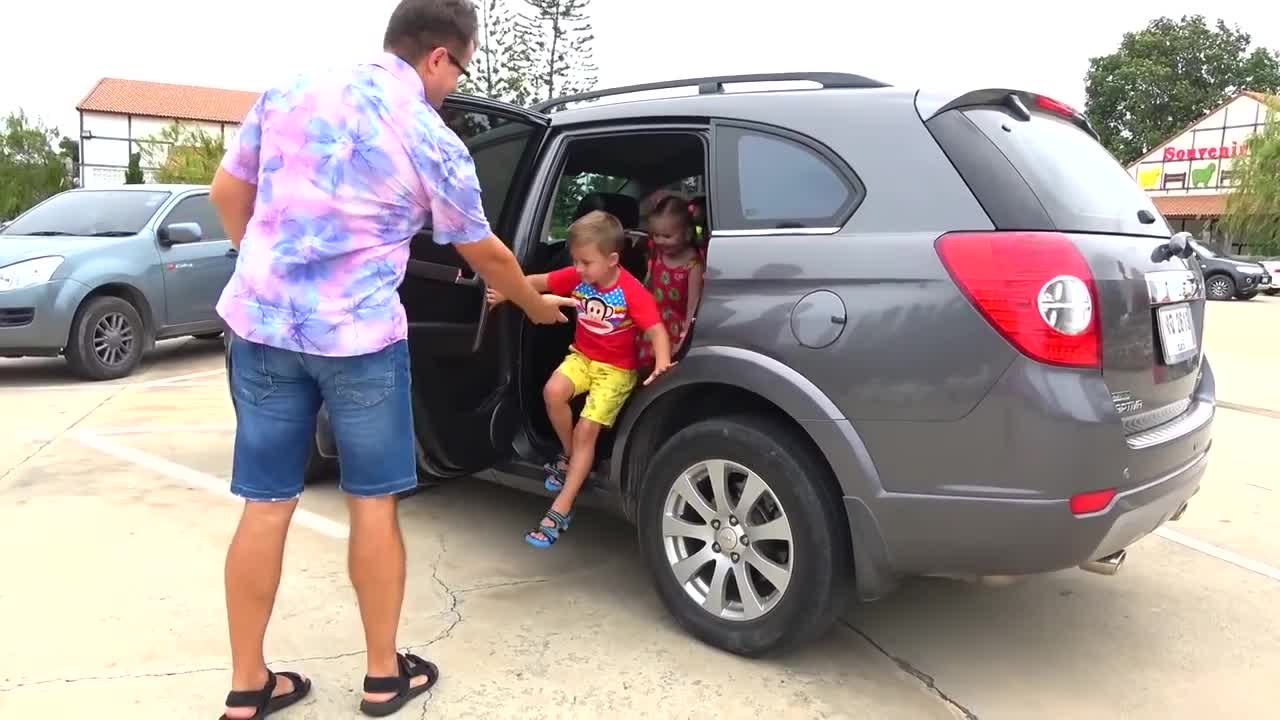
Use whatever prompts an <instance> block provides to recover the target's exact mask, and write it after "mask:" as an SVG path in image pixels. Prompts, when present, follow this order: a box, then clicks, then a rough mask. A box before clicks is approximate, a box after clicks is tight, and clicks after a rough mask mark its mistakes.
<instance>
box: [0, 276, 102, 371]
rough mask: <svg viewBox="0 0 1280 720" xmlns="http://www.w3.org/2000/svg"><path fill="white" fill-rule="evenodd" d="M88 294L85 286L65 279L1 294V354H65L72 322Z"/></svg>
mask: <svg viewBox="0 0 1280 720" xmlns="http://www.w3.org/2000/svg"><path fill="white" fill-rule="evenodd" d="M87 291H88V288H86V287H85V286H84V285H81V284H80V283H78V282H75V281H74V280H65V279H64V280H55V281H53V282H48V283H41V284H40V285H36V286H33V287H28V288H23V289H21V290H10V291H8V292H4V293H0V355H32V356H54V355H57V354H59V353H60V352H62V349H63V347H64V346H65V345H66V344H67V336H68V335H69V333H70V332H71V319H72V317H74V316H75V312H76V308H77V307H78V306H79V304H80V300H82V299H83V298H84V296H85V293H86V292H87Z"/></svg>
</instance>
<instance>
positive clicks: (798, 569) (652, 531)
mask: <svg viewBox="0 0 1280 720" xmlns="http://www.w3.org/2000/svg"><path fill="white" fill-rule="evenodd" d="M813 453H814V451H813V450H812V449H810V448H808V447H806V445H805V443H803V442H802V441H801V440H800V439H799V438H798V437H797V436H796V434H795V431H793V430H792V429H791V428H789V427H787V426H786V425H784V424H782V423H779V422H777V421H775V420H772V419H770V418H768V417H764V416H756V415H746V416H735V417H727V418H714V419H711V420H706V421H703V422H699V423H697V424H695V425H692V426H690V427H688V428H685V429H684V430H681V431H680V432H678V433H676V435H675V436H673V437H672V438H671V439H670V440H668V441H667V442H666V444H664V445H663V446H662V448H661V449H660V450H659V451H658V453H657V455H656V456H655V457H654V459H653V461H652V463H651V464H650V466H649V470H648V472H647V473H646V477H645V482H644V486H643V487H642V488H641V491H640V492H641V495H640V503H639V507H638V514H639V518H638V523H637V524H638V531H639V536H640V548H641V552H642V554H643V556H644V560H645V563H646V565H647V566H648V569H649V572H650V573H651V575H652V576H653V579H654V582H655V583H656V585H657V589H658V593H659V595H660V596H661V598H662V601H663V604H664V605H665V606H666V607H667V610H668V611H669V612H670V613H671V614H672V615H673V616H675V618H676V620H677V621H678V622H679V623H680V625H681V626H682V627H684V628H685V630H687V631H688V632H690V633H691V634H693V635H694V636H695V637H697V638H698V639H700V640H702V641H703V642H706V643H708V644H710V645H713V646H715V647H718V648H721V649H723V650H728V651H729V652H733V653H737V654H739V655H746V656H759V655H764V654H767V653H771V652H775V651H779V650H782V649H785V648H786V647H788V646H791V645H794V644H800V643H804V642H806V641H808V640H810V639H812V638H814V637H816V636H817V635H818V634H820V633H822V632H823V631H825V630H826V629H827V628H829V627H830V625H831V623H832V622H834V621H835V618H836V616H837V614H838V613H839V612H840V611H841V610H843V609H844V608H845V606H846V604H847V602H848V599H849V592H850V589H851V588H852V582H851V580H852V569H853V565H852V559H851V555H850V547H849V535H848V530H847V526H846V525H845V521H844V519H843V516H842V514H841V511H840V501H839V498H838V497H836V496H835V495H836V493H834V492H833V491H832V485H831V483H830V473H829V471H828V470H827V469H826V468H825V467H824V466H823V465H822V463H820V462H819V461H818V459H817V458H815V457H814V454H813Z"/></svg>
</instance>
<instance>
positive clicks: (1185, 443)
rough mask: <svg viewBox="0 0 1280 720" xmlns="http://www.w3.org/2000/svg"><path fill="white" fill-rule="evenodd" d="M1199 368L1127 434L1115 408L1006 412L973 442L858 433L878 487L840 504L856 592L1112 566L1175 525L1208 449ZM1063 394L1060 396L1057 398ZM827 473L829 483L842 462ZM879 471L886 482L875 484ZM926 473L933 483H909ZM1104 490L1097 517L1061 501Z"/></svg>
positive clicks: (1207, 408)
mask: <svg viewBox="0 0 1280 720" xmlns="http://www.w3.org/2000/svg"><path fill="white" fill-rule="evenodd" d="M1201 370H1202V375H1201V379H1200V381H1199V383H1198V386H1197V388H1196V391H1195V393H1194V395H1193V396H1192V397H1191V398H1190V402H1189V404H1188V405H1187V406H1186V407H1185V409H1184V411H1183V412H1182V413H1181V414H1180V415H1179V416H1178V417H1176V418H1172V419H1170V420H1168V421H1166V422H1164V423H1162V424H1160V425H1157V426H1155V427H1152V428H1149V429H1147V430H1145V431H1143V432H1140V433H1137V434H1132V435H1125V434H1124V432H1123V429H1122V427H1121V423H1120V421H1119V418H1118V417H1117V416H1116V414H1115V412H1114V411H1111V412H1110V415H1109V416H1108V414H1107V413H1106V412H1098V413H1093V414H1091V413H1086V412H1077V413H1075V414H1074V415H1071V416H1067V417H1065V418H1064V415H1066V413H1061V412H1060V413H1044V412H1042V411H1041V410H1039V409H1036V410H1032V407H1031V406H1030V405H1029V404H1027V403H1021V404H1006V407H1015V408H1021V409H1022V410H1023V411H1027V413H1026V414H1019V415H1018V416H1017V417H1018V422H1017V423H1008V422H1004V423H1002V424H993V423H991V422H990V420H989V419H982V421H983V424H984V426H985V427H986V428H988V429H987V430H985V431H984V432H983V433H981V434H976V435H973V436H972V437H970V436H969V435H967V434H965V433H964V432H962V431H960V430H958V429H957V427H956V425H955V424H945V423H944V424H939V425H942V427H935V426H929V427H927V428H926V429H925V430H924V431H922V430H921V429H920V428H919V426H914V427H912V428H911V430H912V435H920V434H921V433H922V432H929V433H931V434H929V435H927V436H926V438H927V440H928V441H927V442H924V443H919V442H917V443H915V444H910V443H908V444H907V445H906V446H905V447H904V446H903V445H902V443H901V442H899V443H891V442H888V441H887V440H886V439H885V437H884V436H877V435H876V434H875V433H876V428H875V426H874V425H872V426H867V427H868V428H869V429H870V432H869V433H867V435H868V436H869V437H873V438H874V439H875V440H876V442H875V444H874V445H872V446H868V447H867V448H866V449H867V450H868V451H869V452H868V461H871V460H874V463H873V465H874V467H875V474H876V476H877V481H878V482H877V485H879V487H876V488H874V489H873V491H872V492H869V493H866V494H862V495H860V496H855V493H852V492H848V490H849V489H851V488H848V487H846V492H845V493H844V494H845V497H844V504H845V509H846V512H847V515H848V518H849V523H850V530H851V535H852V538H851V539H852V543H853V545H854V557H855V563H857V564H859V565H860V566H859V567H855V573H856V574H857V576H858V585H859V592H860V593H861V595H862V596H863V597H864V598H871V597H875V596H878V595H880V594H882V590H881V588H884V587H886V586H887V585H888V584H891V582H892V578H895V577H899V576H912V575H967V576H972V575H1025V574H1034V573H1043V572H1052V571H1055V570H1063V569H1067V568H1074V567H1078V566H1081V565H1083V564H1086V563H1090V562H1091V561H1095V560H1098V559H1100V558H1105V557H1107V556H1111V555H1114V554H1115V553H1117V552H1119V551H1121V550H1123V549H1125V548H1127V547H1129V546H1131V545H1132V544H1133V543H1135V542H1137V541H1138V540H1140V539H1142V538H1143V537H1145V536H1146V535H1148V534H1150V533H1151V532H1153V531H1154V530H1156V529H1157V528H1158V527H1160V525H1162V524H1163V523H1165V522H1168V521H1169V520H1170V519H1171V518H1173V517H1175V516H1178V514H1179V513H1180V512H1181V511H1182V510H1183V509H1184V507H1185V506H1186V505H1187V503H1188V501H1189V500H1190V499H1191V498H1192V496H1194V495H1195V494H1196V492H1197V491H1198V490H1199V488H1200V482H1201V479H1202V478H1203V476H1204V473H1205V470H1206V467H1207V464H1208V454H1209V450H1210V445H1211V443H1212V429H1213V420H1214V416H1215V410H1216V401H1215V395H1216V391H1215V381H1214V377H1213V371H1212V369H1211V368H1210V366H1209V364H1208V361H1207V360H1206V361H1205V362H1203V363H1202V366H1201ZM1057 377H1061V375H1058V376H1057ZM1090 382H1094V381H1090ZM1063 387H1064V386H1063V385H1062V384H1059V386H1058V388H1057V389H1058V390H1059V396H1065V395H1066V393H1065V391H1064V390H1063ZM1066 387H1067V388H1068V389H1069V388H1070V386H1066ZM1080 387H1082V388H1083V387H1086V385H1081V386H1080ZM1104 397H1105V395H1104ZM1020 412H1021V411H1020ZM1043 419H1047V421H1048V422H1052V423H1056V424H1057V425H1058V427H1060V428H1062V431H1061V432H1057V433H1055V432H1035V431H1034V427H1032V426H1034V424H1035V423H1036V422H1039V421H1042V420H1043ZM991 428H995V429H996V432H992V431H991ZM861 429H864V428H860V430H861ZM948 431H949V432H950V433H951V434H952V435H954V436H958V439H955V440H951V439H949V438H948V437H947V436H946V434H947V432H948ZM819 439H820V440H821V439H825V438H819ZM826 446H827V447H829V444H828V445H826ZM919 456H926V457H927V458H928V459H927V460H925V461H919V460H916V459H915V458H918V457H919ZM904 458H912V460H909V461H904ZM833 467H835V468H837V469H838V470H837V473H838V474H839V473H840V469H841V468H848V467H852V463H850V462H845V463H843V464H841V463H833ZM902 468H908V469H912V470H916V471H917V472H916V473H913V474H912V475H913V477H912V480H913V481H914V482H913V483H910V484H909V483H905V482H902V480H901V474H900V469H902ZM886 471H889V472H894V473H895V475H896V477H895V476H891V477H882V476H881V474H882V473H885V472H886ZM927 471H932V472H934V473H935V474H934V475H933V476H931V477H924V478H921V477H919V475H920V473H922V472H927ZM881 480H883V482H882V483H881V482H879V481H881ZM983 480H986V482H982V481H983ZM886 485H888V487H887V488H886V487H885V486H886ZM895 485H903V486H905V487H895ZM907 485H910V486H907ZM917 488H918V489H917ZM1107 489H1114V490H1115V491H1116V494H1115V496H1114V497H1113V498H1112V499H1111V501H1110V503H1109V504H1108V505H1107V506H1106V507H1105V508H1103V509H1102V510H1100V511H1098V512H1096V513H1092V514H1088V515H1075V514H1073V513H1072V511H1071V506H1070V503H1071V500H1070V494H1071V493H1085V492H1089V491H1096V490H1107ZM859 545H861V546H862V547H859Z"/></svg>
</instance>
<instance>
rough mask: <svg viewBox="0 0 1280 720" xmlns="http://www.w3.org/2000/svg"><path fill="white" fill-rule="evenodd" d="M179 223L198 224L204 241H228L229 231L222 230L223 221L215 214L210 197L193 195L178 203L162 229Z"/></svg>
mask: <svg viewBox="0 0 1280 720" xmlns="http://www.w3.org/2000/svg"><path fill="white" fill-rule="evenodd" d="M177 223H198V224H199V225H200V231H201V232H202V233H203V239H204V240H226V239H227V231H226V230H224V229H223V228H222V221H221V220H219V219H218V213H216V212H214V209H213V203H211V202H209V196H208V195H192V196H191V197H187V198H183V199H182V200H180V201H178V204H177V205H174V206H173V209H172V210H170V211H169V214H168V215H166V216H165V218H164V222H163V223H161V227H168V226H169V225H175V224H177Z"/></svg>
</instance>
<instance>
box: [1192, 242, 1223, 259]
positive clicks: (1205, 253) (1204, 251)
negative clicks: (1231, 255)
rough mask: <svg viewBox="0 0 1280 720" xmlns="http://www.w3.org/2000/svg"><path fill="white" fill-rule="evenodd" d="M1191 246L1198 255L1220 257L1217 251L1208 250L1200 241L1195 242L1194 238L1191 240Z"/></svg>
mask: <svg viewBox="0 0 1280 720" xmlns="http://www.w3.org/2000/svg"><path fill="white" fill-rule="evenodd" d="M1191 247H1192V248H1194V249H1195V251H1196V252H1198V253H1200V257H1207V258H1216V257H1221V255H1218V253H1216V252H1214V251H1212V250H1210V249H1209V248H1207V247H1205V246H1203V245H1201V244H1200V243H1198V242H1196V241H1195V240H1192V241H1191Z"/></svg>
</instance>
